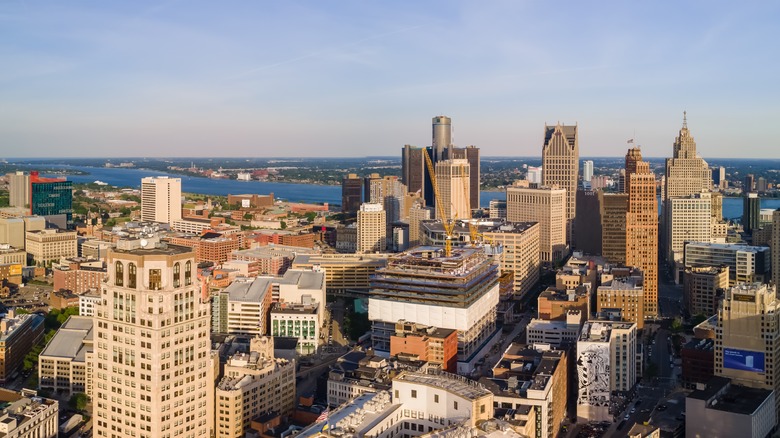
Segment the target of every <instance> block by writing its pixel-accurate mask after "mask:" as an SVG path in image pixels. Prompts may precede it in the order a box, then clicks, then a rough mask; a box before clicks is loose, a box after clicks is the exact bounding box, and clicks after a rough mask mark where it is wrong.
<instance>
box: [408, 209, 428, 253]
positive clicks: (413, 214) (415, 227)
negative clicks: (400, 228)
mask: <svg viewBox="0 0 780 438" xmlns="http://www.w3.org/2000/svg"><path fill="white" fill-rule="evenodd" d="M432 218H433V209H431V208H428V207H423V206H422V205H420V203H416V204H415V205H414V206H412V208H410V209H409V248H414V247H415V246H418V245H421V244H422V242H421V240H420V223H421V222H422V221H425V220H429V219H432Z"/></svg>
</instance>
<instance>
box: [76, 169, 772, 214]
mask: <svg viewBox="0 0 780 438" xmlns="http://www.w3.org/2000/svg"><path fill="white" fill-rule="evenodd" d="M62 168H63V169H75V170H81V171H84V172H87V173H89V175H68V180H70V181H73V182H76V183H91V182H95V181H103V182H105V183H108V184H111V185H114V186H118V187H136V188H138V187H140V185H141V178H144V177H147V176H161V175H162V176H170V177H174V178H181V186H182V191H184V192H188V193H202V194H205V195H221V196H227V195H228V194H233V195H236V194H242V193H258V194H268V193H273V194H274V196H275V197H276V198H279V199H284V200H287V201H292V202H311V203H316V202H327V203H329V204H341V187H340V186H324V185H317V184H293V183H280V182H262V181H237V180H230V179H211V178H200V177H194V176H184V175H176V174H172V173H165V172H159V171H154V170H145V169H127V168H118V167H84V166H62ZM493 199H502V200H503V199H506V193H505V192H503V191H499V192H496V191H490V192H486V191H483V192H481V195H480V206H481V207H487V206H488V205H489V204H490V201H491V200H493ZM761 208H772V209H776V208H780V198H762V199H761ZM741 216H742V198H723V217H725V218H728V219H734V218H739V217H741Z"/></svg>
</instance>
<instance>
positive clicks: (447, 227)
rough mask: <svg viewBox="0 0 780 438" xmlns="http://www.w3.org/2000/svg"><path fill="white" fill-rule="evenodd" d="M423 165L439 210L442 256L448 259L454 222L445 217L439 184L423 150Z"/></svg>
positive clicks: (429, 158) (426, 151) (431, 163)
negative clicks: (442, 231)
mask: <svg viewBox="0 0 780 438" xmlns="http://www.w3.org/2000/svg"><path fill="white" fill-rule="evenodd" d="M424 155H425V165H426V166H427V167H428V174H429V175H430V176H431V185H432V186H433V197H434V200H435V202H436V208H438V209H439V216H440V217H441V223H442V225H443V226H444V255H445V256H446V257H449V256H450V255H451V254H452V235H453V231H454V230H455V221H454V220H452V219H450V218H448V217H445V212H444V205H442V202H441V196H440V195H439V184H438V182H437V181H436V169H434V167H433V161H431V156H430V155H429V154H428V149H426V150H425V153H424Z"/></svg>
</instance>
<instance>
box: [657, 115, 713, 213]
mask: <svg viewBox="0 0 780 438" xmlns="http://www.w3.org/2000/svg"><path fill="white" fill-rule="evenodd" d="M711 181H712V170H711V169H710V168H709V166H708V165H707V162H706V161H704V159H703V158H701V157H700V156H698V155H697V154H696V142H695V141H694V139H693V136H691V132H690V131H689V130H688V118H687V114H686V113H683V126H682V128H681V129H680V133H679V134H678V135H677V138H676V139H675V141H674V152H673V156H672V158H667V159H666V184H665V196H664V199H669V198H678V197H685V196H691V195H695V194H697V193H701V192H705V191H709V190H710V187H711V185H712V183H711Z"/></svg>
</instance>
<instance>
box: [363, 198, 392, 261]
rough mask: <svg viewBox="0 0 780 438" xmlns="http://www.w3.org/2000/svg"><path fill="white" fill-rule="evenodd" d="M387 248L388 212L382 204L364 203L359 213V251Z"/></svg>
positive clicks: (368, 251)
mask: <svg viewBox="0 0 780 438" xmlns="http://www.w3.org/2000/svg"><path fill="white" fill-rule="evenodd" d="M385 250H387V214H386V212H385V210H384V208H383V207H382V204H370V203H364V204H362V205H361V206H360V210H359V211H358V214H357V251H356V252H358V253H372V252H384V251H385Z"/></svg>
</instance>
